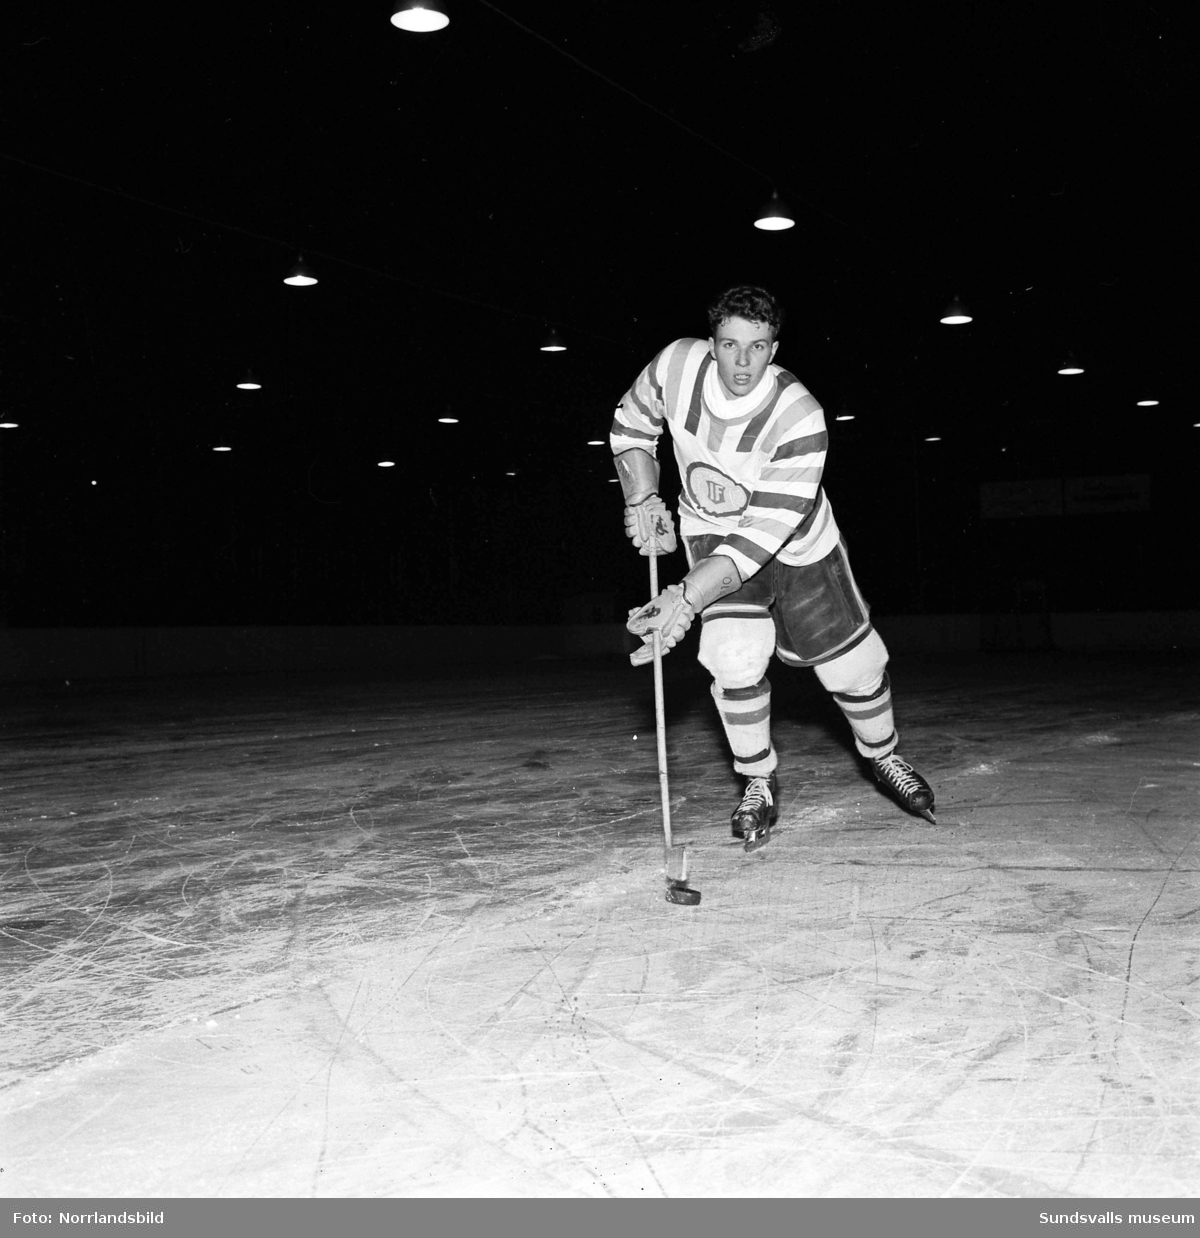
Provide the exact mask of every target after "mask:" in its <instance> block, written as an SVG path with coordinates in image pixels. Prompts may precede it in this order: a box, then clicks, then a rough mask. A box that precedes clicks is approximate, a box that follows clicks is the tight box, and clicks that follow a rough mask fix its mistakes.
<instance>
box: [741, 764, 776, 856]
mask: <svg viewBox="0 0 1200 1238" xmlns="http://www.w3.org/2000/svg"><path fill="white" fill-rule="evenodd" d="M778 816H779V788H778V785H777V784H776V781H775V775H774V773H771V774H768V775H767V776H766V777H765V778H764V777H753V778H752V777H747V778H746V793H745V794H744V795H743V796H742V802H741V803H740V804H739V805H738V806H737V807H736V808H735V809H734V810H733V816H732V817H730V819H729V825H730V832H731V833H732V834H733V836H734V838H740V839H742V840H743V843H744V846H743V850H745V851H757V850H758V848H759V847H761V846H762V845H763V844H764V843H765V842H767V840H768V839H769V838H770V837H771V827H772V826H773V825H774V824H775V818H776V817H778Z"/></svg>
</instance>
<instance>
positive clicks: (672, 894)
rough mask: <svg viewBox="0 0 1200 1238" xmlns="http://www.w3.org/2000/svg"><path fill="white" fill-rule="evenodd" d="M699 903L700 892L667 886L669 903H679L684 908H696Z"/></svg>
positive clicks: (684, 887)
mask: <svg viewBox="0 0 1200 1238" xmlns="http://www.w3.org/2000/svg"><path fill="white" fill-rule="evenodd" d="M699 901H700V891H699V890H689V889H688V888H687V886H667V902H668V903H679V904H681V905H682V906H684V907H695V905H696V904H697V903H698V902H699Z"/></svg>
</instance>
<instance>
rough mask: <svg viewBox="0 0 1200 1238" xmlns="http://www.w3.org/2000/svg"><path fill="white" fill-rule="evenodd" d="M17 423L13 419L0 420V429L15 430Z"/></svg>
mask: <svg viewBox="0 0 1200 1238" xmlns="http://www.w3.org/2000/svg"><path fill="white" fill-rule="evenodd" d="M17 425H18V423H17V422H15V421H0V430H15V429H16V428H17Z"/></svg>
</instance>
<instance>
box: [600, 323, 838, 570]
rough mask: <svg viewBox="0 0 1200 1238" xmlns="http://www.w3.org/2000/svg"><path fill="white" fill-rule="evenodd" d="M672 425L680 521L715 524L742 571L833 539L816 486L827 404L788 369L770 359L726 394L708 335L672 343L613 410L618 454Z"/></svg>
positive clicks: (827, 547)
mask: <svg viewBox="0 0 1200 1238" xmlns="http://www.w3.org/2000/svg"><path fill="white" fill-rule="evenodd" d="M664 425H669V426H670V429H671V440H672V442H673V444H674V447H675V459H676V461H677V462H678V464H679V476H680V479H681V480H682V483H683V489H682V492H681V493H680V496H679V531H680V533H682V534H683V535H684V536H685V537H695V536H698V535H700V534H705V533H717V534H720V535H721V537H722V538H723V540H722V542H721V543H720V545H718V546H717V547H716V548H715V549H714V551H713V553H714V554H723V555H728V556H729V557H730V558H731V559H732V560H733V561H734V562H735V563H736V564H737V566H738V570H739V571H740V572H741V574H742V579H743V580H747V579H749V578H750V577H751V576H753V575H754V573H755V572H757V571H758V570H759V569H760V568H762V567H764V566H766V564H767V563H769V562H770V561H771V560H772V559H773V558H775V557H776V556H778V558H779V561H780V562H781V563H785V564H789V565H791V566H799V565H803V564H808V563H815V562H817V560H819V559H823V558H824V557H825V556H826V555H827V554H829V552H830V551H831V550H833V549H834V547H835V546H836V545H837V544H838V539H839V534H838V527H837V522H836V521H835V520H834V518H833V509H832V507H831V506H830V504H829V499H828V498H827V497H826V495H825V492H824V490H823V489H822V487H821V473H822V471H823V470H824V467H825V452H826V449H827V447H828V443H829V436H828V434H827V433H826V430H825V414H824V412H823V410H822V408H821V406H820V404H818V403H817V401H816V399H815V398H814V397H813V396H812V395H810V394H809V392H808V391H807V389H806V388H805V387H804V385H803V383H801V382H800V381H799V380H798V379H797V378H796V377H795V375H793V374H789V373H788V371H787V370H785V369H782V368H780V367H779V366H777V365H774V364H772V365H770V366H768V367H767V371H766V373H765V374H764V375H763V377H762V380H761V381H760V382H759V384H758V386H757V387H755V389H754V390H753V391H751V392H750V393H749V394H748V395H744V396H740V397H733V396H729V395H727V394H726V392H725V389H724V387H723V386H722V385H721V383H720V379H719V378H718V376H717V367H716V363H715V362H714V360H713V358H712V356H711V355H710V353H709V348H708V343H707V341H705V340H693V339H683V340H676V341H675V343H673V344H670V345H668V346H667V347H666V348H664V349H663V350H662V352H660V353H659V354H658V356H657V357H655V358H654V360H653V361H651V362H650V364H649V365H648V366H647V367H646V368H645V369H644V370H643V371H642V373H641V374H640V375H639V376H638V378H637V381H636V382H635V383H634V384H633V386H632V387H631V388H630V389H629V391H628V392H627V393H626V394H625V396H624V397H623V398H622V400H621V403H620V404H619V405H618V406H617V411H616V415H615V417H614V418H613V425H612V433H611V435H610V436H609V442H610V443H611V445H612V450H613V454H614V455H620V453H621V452H623V451H628V450H629V449H630V448H633V447H640V448H641V449H642V450H643V451H646V452H648V453H649V454H650V455H655V454H656V452H657V447H658V440H659V438H660V437H661V435H662V432H663V427H664Z"/></svg>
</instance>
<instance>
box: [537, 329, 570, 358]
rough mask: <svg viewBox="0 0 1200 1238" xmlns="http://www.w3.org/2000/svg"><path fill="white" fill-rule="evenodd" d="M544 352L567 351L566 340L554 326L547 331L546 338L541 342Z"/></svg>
mask: <svg viewBox="0 0 1200 1238" xmlns="http://www.w3.org/2000/svg"><path fill="white" fill-rule="evenodd" d="M541 350H542V352H566V351H567V345H566V341H565V340H564V339H563V337H562V336H561V335H559V333H558V332H557V331H555V329H554V328H553V327H551V328H550V330H549V331H547V333H546V338H545V340H544V341H543V343H542V344H541Z"/></svg>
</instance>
